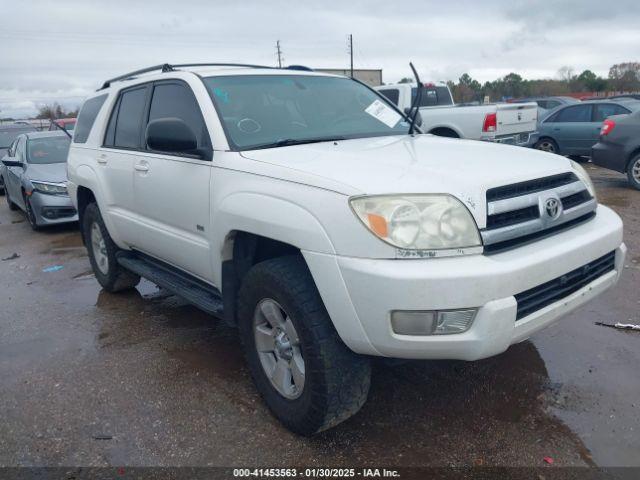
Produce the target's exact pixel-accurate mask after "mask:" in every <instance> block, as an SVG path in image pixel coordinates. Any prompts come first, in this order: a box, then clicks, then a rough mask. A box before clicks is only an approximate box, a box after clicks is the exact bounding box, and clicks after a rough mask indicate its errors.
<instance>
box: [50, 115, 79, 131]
mask: <svg viewBox="0 0 640 480" xmlns="http://www.w3.org/2000/svg"><path fill="white" fill-rule="evenodd" d="M56 125H58V126H60V127H63V128H64V129H65V130H66V131H67V132H71V131H72V130H73V129H74V128H75V127H76V119H75V118H58V119H57V120H52V121H51V124H50V125H49V131H54V130H60V129H59V128H58V127H56Z"/></svg>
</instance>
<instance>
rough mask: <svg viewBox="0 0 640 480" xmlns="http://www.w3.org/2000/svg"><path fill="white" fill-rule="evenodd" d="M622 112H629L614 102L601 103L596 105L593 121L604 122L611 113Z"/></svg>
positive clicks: (617, 113) (618, 113)
mask: <svg viewBox="0 0 640 480" xmlns="http://www.w3.org/2000/svg"><path fill="white" fill-rule="evenodd" d="M623 113H629V110H627V109H626V108H624V107H622V106H620V105H616V104H615V103H603V104H601V105H596V111H595V113H594V115H593V121H594V122H604V119H605V118H607V117H610V116H611V115H620V114H623Z"/></svg>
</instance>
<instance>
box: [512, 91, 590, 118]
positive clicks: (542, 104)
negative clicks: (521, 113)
mask: <svg viewBox="0 0 640 480" xmlns="http://www.w3.org/2000/svg"><path fill="white" fill-rule="evenodd" d="M527 102H535V103H536V104H537V105H538V120H540V119H542V118H544V117H545V116H547V115H548V114H549V112H551V110H554V109H556V108H558V107H561V106H564V105H573V104H576V103H580V101H579V100H577V99H575V98H573V97H565V96H557V97H529V98H520V99H518V100H513V102H512V103H527Z"/></svg>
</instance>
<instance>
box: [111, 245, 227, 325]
mask: <svg viewBox="0 0 640 480" xmlns="http://www.w3.org/2000/svg"><path fill="white" fill-rule="evenodd" d="M116 258H117V260H118V263H119V264H120V265H122V266H123V267H124V268H126V269H127V270H129V271H131V272H133V273H136V274H138V275H140V276H141V277H143V278H146V279H147V280H150V281H152V282H153V283H155V284H156V285H158V286H159V287H162V288H164V289H166V290H168V291H170V292H171V293H173V294H175V295H178V296H179V297H182V298H184V299H185V300H186V301H187V302H189V303H190V304H192V305H194V306H196V307H198V308H200V309H201V310H204V311H205V312H207V313H209V314H211V315H215V316H216V317H220V318H222V317H223V308H222V297H221V295H220V292H219V291H218V290H217V289H216V288H215V287H212V286H211V285H207V284H206V283H204V282H202V281H201V280H199V279H197V278H194V277H192V276H191V275H189V274H187V273H184V272H182V271H180V270H178V269H177V268H174V267H172V266H170V265H167V264H165V263H163V262H160V261H159V260H156V259H154V258H151V257H148V256H147V255H144V254H138V253H134V252H118V254H117V256H116Z"/></svg>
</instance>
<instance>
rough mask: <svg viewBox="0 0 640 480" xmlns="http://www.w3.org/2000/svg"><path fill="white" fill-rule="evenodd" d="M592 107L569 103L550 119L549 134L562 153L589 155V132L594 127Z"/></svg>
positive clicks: (590, 136) (590, 135) (590, 105)
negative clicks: (569, 104)
mask: <svg viewBox="0 0 640 480" xmlns="http://www.w3.org/2000/svg"><path fill="white" fill-rule="evenodd" d="M592 109H593V105H592V104H586V105H571V106H569V107H565V108H563V109H562V110H560V111H559V112H558V113H557V114H556V115H555V117H554V118H553V119H552V120H551V123H550V129H551V134H552V136H553V138H554V139H555V140H556V141H557V142H558V146H559V147H560V152H561V153H563V154H564V155H589V153H590V149H591V145H592V143H591V138H592V134H591V132H592V130H594V129H595V128H596V125H594V124H593V122H592V119H591V117H592V115H591V113H592ZM585 152H586V153H585Z"/></svg>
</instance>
